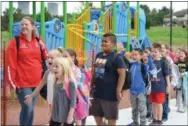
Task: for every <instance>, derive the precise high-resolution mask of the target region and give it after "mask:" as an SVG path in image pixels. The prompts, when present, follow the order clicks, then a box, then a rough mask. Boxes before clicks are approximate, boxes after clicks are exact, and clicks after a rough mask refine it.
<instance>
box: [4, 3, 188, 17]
mask: <svg viewBox="0 0 188 126" xmlns="http://www.w3.org/2000/svg"><path fill="white" fill-rule="evenodd" d="M47 3H48V2H45V6H47ZM56 3H59V8H58V15H62V14H63V9H62V7H63V5H62V2H56ZM108 3H110V2H106V4H108ZM139 3H140V4H146V5H148V6H149V8H150V10H151V9H153V8H156V9H161V8H162V7H163V6H166V7H167V8H170V2H162V1H160V2H139ZM36 4H37V5H36V6H37V7H36V8H37V10H36V11H37V13H38V12H40V2H36ZM13 6H14V7H15V8H17V7H18V4H17V2H14V3H13ZM93 6H95V7H100V2H93ZM130 6H136V2H130ZM172 6H173V10H174V11H179V10H182V9H186V8H188V2H173V4H172ZM80 7H81V3H80V2H67V12H68V13H72V12H77V9H78V8H80ZM5 8H8V2H2V12H3V11H4V10H5ZM29 10H30V13H32V4H30V8H29Z"/></svg>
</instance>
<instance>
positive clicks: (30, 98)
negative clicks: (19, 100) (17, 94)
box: [24, 95, 33, 104]
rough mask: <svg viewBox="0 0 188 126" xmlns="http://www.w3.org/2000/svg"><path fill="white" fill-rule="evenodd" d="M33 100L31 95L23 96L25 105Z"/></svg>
mask: <svg viewBox="0 0 188 126" xmlns="http://www.w3.org/2000/svg"><path fill="white" fill-rule="evenodd" d="M32 100H33V97H32V96H31V95H27V96H25V101H24V103H25V104H29V103H30V102H31V101H32Z"/></svg>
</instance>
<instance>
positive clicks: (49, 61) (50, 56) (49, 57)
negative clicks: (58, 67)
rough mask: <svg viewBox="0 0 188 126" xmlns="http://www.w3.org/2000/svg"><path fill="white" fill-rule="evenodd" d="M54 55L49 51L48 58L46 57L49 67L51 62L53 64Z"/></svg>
mask: <svg viewBox="0 0 188 126" xmlns="http://www.w3.org/2000/svg"><path fill="white" fill-rule="evenodd" d="M55 57H56V56H55V54H54V53H52V52H49V55H48V59H47V62H48V67H49V68H51V67H52V64H53V61H54V59H55Z"/></svg>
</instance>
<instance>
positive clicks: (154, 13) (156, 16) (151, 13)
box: [140, 5, 170, 29]
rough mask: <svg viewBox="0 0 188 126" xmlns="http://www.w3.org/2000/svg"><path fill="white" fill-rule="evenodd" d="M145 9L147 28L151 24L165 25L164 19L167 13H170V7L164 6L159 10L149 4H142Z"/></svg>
mask: <svg viewBox="0 0 188 126" xmlns="http://www.w3.org/2000/svg"><path fill="white" fill-rule="evenodd" d="M140 7H141V8H142V9H143V10H144V12H145V15H146V29H149V28H150V26H161V25H163V19H164V17H165V16H166V15H168V14H170V9H169V8H167V7H165V6H163V7H162V8H161V9H159V10H157V9H156V8H153V9H152V10H150V8H149V7H148V6H147V5H140Z"/></svg>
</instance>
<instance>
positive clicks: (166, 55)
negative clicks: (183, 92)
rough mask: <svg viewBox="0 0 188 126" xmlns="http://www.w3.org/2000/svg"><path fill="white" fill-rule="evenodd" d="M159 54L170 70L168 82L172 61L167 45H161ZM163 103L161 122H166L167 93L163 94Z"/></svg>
mask: <svg viewBox="0 0 188 126" xmlns="http://www.w3.org/2000/svg"><path fill="white" fill-rule="evenodd" d="M161 48H162V49H161V54H162V58H164V60H167V63H168V65H169V68H170V71H169V72H170V76H169V77H170V80H171V79H172V69H173V66H174V62H173V60H172V58H171V57H170V56H169V52H170V50H169V47H168V45H164V44H162V45H161ZM165 99H166V100H165V102H164V103H163V116H162V120H163V122H165V121H167V120H168V113H169V110H170V108H169V99H170V92H169V93H166V94H165Z"/></svg>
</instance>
